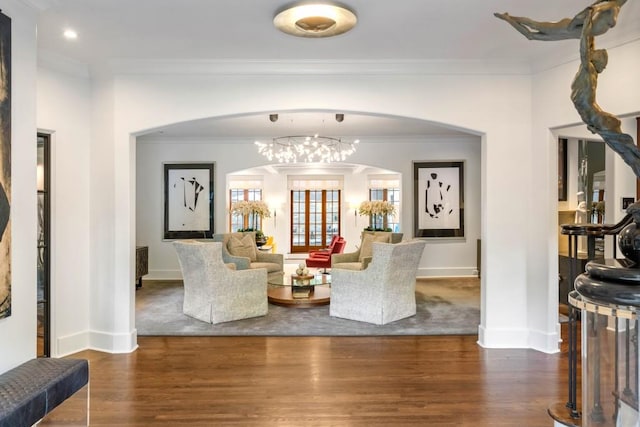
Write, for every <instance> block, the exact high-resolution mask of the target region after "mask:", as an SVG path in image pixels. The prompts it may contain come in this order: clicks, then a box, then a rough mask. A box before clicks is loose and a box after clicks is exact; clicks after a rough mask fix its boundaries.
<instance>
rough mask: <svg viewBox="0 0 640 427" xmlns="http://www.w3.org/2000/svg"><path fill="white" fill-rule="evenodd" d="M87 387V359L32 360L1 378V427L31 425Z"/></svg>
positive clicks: (2, 375)
mask: <svg viewBox="0 0 640 427" xmlns="http://www.w3.org/2000/svg"><path fill="white" fill-rule="evenodd" d="M88 384H89V362H88V361H87V360H81V359H46V358H42V359H32V360H29V361H28V362H25V363H23V364H22V365H20V366H17V367H15V368H13V369H11V370H9V371H7V372H5V373H3V374H1V375H0V427H21V426H26V427H28V426H32V425H34V424H35V423H36V422H38V421H39V420H41V419H42V418H44V417H45V415H47V414H48V413H49V412H51V411H52V410H53V409H54V408H55V407H57V406H58V405H60V404H61V403H62V402H64V401H65V400H66V399H67V398H69V397H71V396H72V395H73V394H74V393H76V392H77V391H78V390H80V389H82V388H83V387H85V386H88ZM87 399H88V393H87ZM87 411H88V409H87ZM85 415H86V421H87V425H88V412H87V413H86V414H85Z"/></svg>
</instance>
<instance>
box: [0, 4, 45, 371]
mask: <svg viewBox="0 0 640 427" xmlns="http://www.w3.org/2000/svg"><path fill="white" fill-rule="evenodd" d="M2 13H4V14H5V15H7V16H9V17H10V18H11V25H12V27H11V35H12V69H11V73H12V76H11V78H12V82H11V90H12V94H11V103H12V106H11V108H12V122H11V139H12V143H11V180H12V185H11V236H12V246H11V281H12V287H11V289H12V305H11V307H12V314H11V316H10V317H7V318H4V319H0V342H2V343H3V345H2V349H1V350H0V372H4V371H6V370H8V369H10V368H12V367H14V366H16V365H18V364H20V363H22V362H24V361H26V360H28V359H31V358H33V357H35V356H36V263H37V259H36V238H37V232H36V226H37V214H36V212H37V211H36V206H37V199H36V87H35V81H36V11H35V10H33V9H32V8H31V7H30V6H27V5H26V4H25V3H23V2H21V1H18V0H6V1H3V2H2Z"/></svg>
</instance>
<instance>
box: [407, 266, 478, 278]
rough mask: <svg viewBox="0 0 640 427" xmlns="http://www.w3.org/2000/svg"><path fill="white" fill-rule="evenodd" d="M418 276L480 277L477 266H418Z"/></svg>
mask: <svg viewBox="0 0 640 427" xmlns="http://www.w3.org/2000/svg"><path fill="white" fill-rule="evenodd" d="M416 277H478V270H477V269H476V267H435V268H434V267H427V268H418V271H417V272H416Z"/></svg>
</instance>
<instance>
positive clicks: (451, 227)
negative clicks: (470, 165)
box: [413, 161, 464, 238]
mask: <svg viewBox="0 0 640 427" xmlns="http://www.w3.org/2000/svg"><path fill="white" fill-rule="evenodd" d="M413 189H414V200H413V209H414V237H446V238H464V162H463V161H437V162H435V161H434V162H413Z"/></svg>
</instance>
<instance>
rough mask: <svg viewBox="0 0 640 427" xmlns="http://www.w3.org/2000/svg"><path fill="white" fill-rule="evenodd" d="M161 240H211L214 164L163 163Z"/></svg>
mask: <svg viewBox="0 0 640 427" xmlns="http://www.w3.org/2000/svg"><path fill="white" fill-rule="evenodd" d="M163 168H164V173H163V177H164V232H163V238H164V240H175V239H197V238H211V237H213V230H214V188H215V187H214V184H215V165H214V163H164V164H163Z"/></svg>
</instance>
